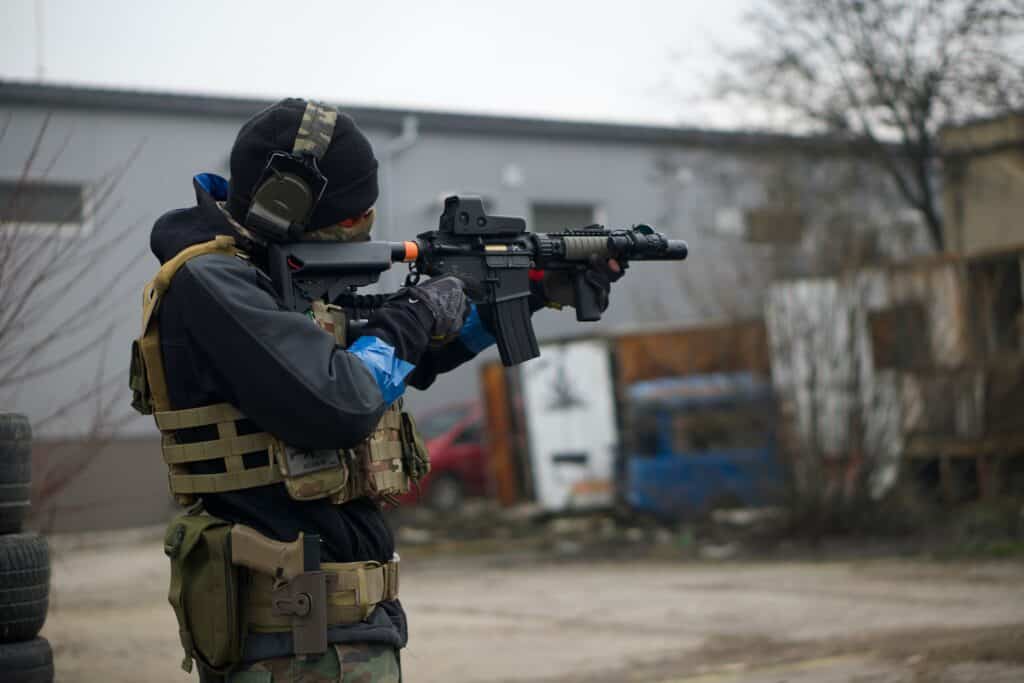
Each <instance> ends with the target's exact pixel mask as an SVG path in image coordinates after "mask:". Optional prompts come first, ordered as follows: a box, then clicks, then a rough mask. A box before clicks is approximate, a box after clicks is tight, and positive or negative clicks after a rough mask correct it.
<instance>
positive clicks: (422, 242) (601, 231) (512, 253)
mask: <svg viewBox="0 0 1024 683" xmlns="http://www.w3.org/2000/svg"><path fill="white" fill-rule="evenodd" d="M686 255H687V246H686V242H684V241H682V240H670V239H668V238H667V237H665V235H663V234H661V233H659V232H655V231H654V230H652V229H651V228H650V227H649V226H646V225H637V226H634V227H633V228H629V229H624V230H607V229H605V228H603V227H601V226H599V225H594V226H590V227H587V228H582V229H579V230H566V231H564V232H554V233H529V232H527V231H526V221H524V220H523V219H522V218H506V217H502V216H488V215H487V214H486V213H484V207H483V202H482V201H481V200H480V199H479V198H478V197H456V196H453V197H448V198H447V199H446V200H445V203H444V211H443V212H442V213H441V220H440V224H439V226H438V229H437V230H431V231H429V232H424V233H420V234H419V235H417V237H416V239H415V240H412V241H406V242H349V243H339V242H330V243H327V242H298V243H293V244H275V245H273V246H272V247H271V248H270V251H269V269H270V276H271V278H272V279H273V281H274V285H275V286H276V287H277V291H278V292H279V293H280V294H281V297H282V298H283V299H284V303H285V305H286V306H288V307H289V308H290V309H292V310H302V311H304V310H306V309H307V308H308V307H309V302H311V301H313V300H316V299H321V300H323V301H326V302H328V303H336V302H339V301H341V300H343V299H344V298H345V297H346V296H351V295H352V294H353V293H354V292H355V291H356V289H357V288H359V287H364V286H366V285H369V284H373V283H374V282H377V280H378V279H380V274H381V273H382V272H384V271H385V270H388V269H389V268H390V267H391V265H392V264H393V263H402V262H405V263H408V264H409V275H408V276H407V277H406V285H407V286H412V285H415V284H416V283H417V282H418V281H419V278H420V276H422V275H429V276H435V275H455V276H457V277H459V278H460V279H461V280H462V281H463V282H465V283H466V291H467V293H468V294H469V297H470V299H471V300H472V301H473V302H475V303H476V304H478V306H481V307H483V310H484V313H485V315H487V316H488V322H489V323H490V326H491V329H492V331H493V332H494V337H495V339H496V340H497V343H498V351H499V352H500V354H501V361H502V363H504V364H505V365H517V364H519V363H522V362H523V361H527V360H530V359H531V358H535V357H537V356H539V355H540V350H539V349H538V347H537V338H536V336H535V335H534V333H533V325H532V324H531V322H530V307H529V296H530V270H531V269H541V270H564V271H569V273H570V277H571V281H572V283H573V293H574V296H575V301H574V306H575V308H576V319H577V320H582V321H587V320H600V319H601V309H600V304H599V302H598V299H597V294H596V292H595V291H594V289H593V288H592V287H590V286H589V285H588V284H587V283H586V281H585V279H584V275H585V273H586V271H587V268H588V266H589V264H590V259H591V258H592V257H594V256H597V257H600V258H606V259H610V258H614V259H617V260H618V261H619V263H620V264H621V265H622V267H623V268H625V267H626V266H627V264H628V263H629V262H630V261H680V260H682V259H685V258H686Z"/></svg>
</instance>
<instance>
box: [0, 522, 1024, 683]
mask: <svg viewBox="0 0 1024 683" xmlns="http://www.w3.org/2000/svg"><path fill="white" fill-rule="evenodd" d="M53 546H54V567H53V570H54V579H53V582H54V583H53V604H52V607H51V611H50V616H49V619H48V621H47V624H46V627H45V628H44V630H43V635H44V636H46V637H47V638H49V639H50V640H51V642H52V643H53V645H54V650H55V656H56V667H57V671H58V674H57V679H58V681H62V682H65V683H75V682H90V683H91V682H94V681H95V682H97V683H100V682H102V683H119V682H122V681H123V682H125V683H128V682H129V681H130V682H132V683H135V682H136V681H139V680H146V681H151V682H153V683H165V682H166V683H182V682H184V681H187V680H189V679H190V677H189V676H188V675H187V674H185V673H184V672H182V671H181V669H180V668H179V663H180V660H181V653H180V649H179V647H178V644H177V629H176V625H175V623H174V617H173V614H172V612H171V609H170V607H169V606H168V605H167V603H166V586H167V573H168V572H167V562H166V558H165V557H164V555H163V551H162V547H161V543H160V541H159V539H158V538H157V537H156V534H155V533H153V532H147V531H141V532H132V533H128V534H120V535H117V534H114V535H109V534H108V535H105V536H103V537H82V536H76V537H61V538H55V539H54V542H53ZM402 600H403V602H404V604H405V606H406V609H407V611H408V612H409V616H410V620H411V624H412V626H411V640H410V642H411V644H410V647H409V648H408V649H407V650H405V651H404V652H403V657H402V661H403V666H404V669H405V680H406V681H407V683H428V682H432V681H438V682H440V681H444V682H445V683H459V682H465V683H469V682H472V681H541V680H543V681H550V682H555V681H559V682H563V683H570V682H579V683H582V682H583V681H597V682H601V681H607V682H609V683H611V682H613V681H657V682H662V683H669V682H683V681H686V682H688V683H696V682H698V681H700V682H701V683H779V682H781V681H787V682H788V683H810V682H811V681H814V682H815V683H868V682H870V681H880V682H884V683H890V682H891V683H966V682H968V681H984V682H985V683H1000V682H1002V681H1007V682H1009V681H1024V565H1022V564H1020V563H1017V564H1011V563H962V562H961V563H930V562H924V561H909V560H891V561H890V560H873V561H865V562H789V563H781V562H765V563H751V562H742V563H741V562H723V563H713V562H688V563H667V562H653V561H644V562H628V563H627V562H614V563H613V562H582V561H580V562H574V563H550V562H538V561H536V560H533V559H530V558H528V557H522V556H520V557H516V558H508V557H498V556H485V557H473V558H467V557H462V558H458V559H443V558H437V557H431V558H430V559H426V558H424V559H418V560H417V559H409V558H407V559H406V560H405V562H404V565H403V575H402ZM0 677H2V676H0ZM191 679H192V680H196V679H197V677H196V676H195V675H194V674H193V676H192V677H191Z"/></svg>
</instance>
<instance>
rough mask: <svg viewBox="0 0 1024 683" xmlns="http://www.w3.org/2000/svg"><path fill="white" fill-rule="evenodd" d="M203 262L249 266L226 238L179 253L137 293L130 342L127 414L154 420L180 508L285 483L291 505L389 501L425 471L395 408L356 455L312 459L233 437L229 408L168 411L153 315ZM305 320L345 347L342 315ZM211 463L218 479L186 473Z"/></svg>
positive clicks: (408, 426) (316, 311)
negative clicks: (217, 466)
mask: <svg viewBox="0 0 1024 683" xmlns="http://www.w3.org/2000/svg"><path fill="white" fill-rule="evenodd" d="M204 254H223V255H225V256H232V257H237V258H242V259H247V258H248V257H247V255H246V254H245V253H244V252H243V251H242V250H241V249H239V248H238V247H237V246H236V245H235V240H234V238H232V237H229V236H226V235H218V236H217V237H216V238H215V239H214V240H211V241H209V242H204V243H202V244H196V245H193V246H191V247H188V248H187V249H184V250H182V251H181V252H180V253H179V254H177V255H176V256H175V257H174V258H172V259H171V260H169V261H167V263H165V264H164V265H163V266H162V267H161V268H160V270H159V272H158V273H157V274H156V277H155V278H153V280H152V281H151V282H150V283H149V284H147V285H146V287H145V289H143V293H142V334H141V335H140V336H139V338H138V339H136V340H135V341H133V342H132V359H131V371H130V385H131V389H132V394H133V399H132V406H133V407H134V408H135V409H136V410H137V411H139V412H140V413H142V414H144V415H153V417H154V418H155V419H156V425H157V427H158V428H159V429H160V432H161V435H162V437H161V452H162V454H163V459H164V462H165V463H166V464H167V467H168V469H169V478H168V481H169V483H170V489H171V493H172V494H173V495H174V497H175V499H176V500H177V501H178V502H179V503H180V504H182V505H190V504H192V503H193V502H195V501H196V497H197V496H198V495H199V494H205V493H224V492H228V491H238V490H242V489H249V488H255V487H257V486H266V485H268V484H277V483H284V485H285V487H286V488H287V490H288V494H289V495H290V496H291V498H293V499H294V500H297V501H305V500H315V499H319V498H329V499H330V501H331V502H332V503H334V504H338V505H340V504H342V503H345V502H347V501H349V500H353V499H355V498H360V497H363V496H370V497H375V498H384V499H388V500H393V498H394V497H395V496H398V495H401V494H403V493H406V492H407V491H408V490H409V487H410V484H411V483H412V482H415V481H418V480H419V479H420V478H422V477H423V476H424V475H425V474H426V473H427V472H429V471H430V461H429V458H428V455H427V451H426V448H425V447H424V446H423V441H422V439H421V438H420V436H419V434H418V433H417V432H416V425H415V423H414V422H413V420H412V416H410V415H409V414H408V413H406V412H404V411H403V410H402V406H401V400H399V401H396V402H395V403H393V404H392V405H391V406H390V407H389V408H388V409H387V411H386V412H385V413H384V415H383V417H382V418H381V420H380V422H379V423H378V424H377V427H376V428H375V429H374V431H373V432H372V433H371V434H370V435H369V437H367V439H366V440H365V441H363V442H362V443H361V444H359V445H358V446H356V447H355V448H351V449H338V450H316V451H311V450H304V449H298V448H294V447H292V446H289V445H288V444H286V443H284V442H282V441H281V440H280V439H278V438H276V437H275V436H273V435H272V434H269V433H267V432H257V433H254V434H252V433H249V434H239V433H238V431H239V430H238V427H239V424H240V422H241V421H243V420H245V416H244V415H242V413H241V412H240V411H239V410H238V409H237V408H235V407H234V406H233V405H231V404H229V403H217V404H214V405H208V406H201V407H198V408H187V409H184V410H173V409H172V408H171V404H170V399H169V397H168V392H167V379H166V375H165V373H164V364H163V356H162V354H161V352H160V331H159V325H158V324H157V320H156V313H157V310H158V309H159V307H160V301H161V300H162V298H163V295H164V294H165V293H166V292H167V289H168V287H170V284H171V280H172V278H173V277H174V275H175V273H177V272H178V269H180V268H181V267H182V266H183V265H184V264H185V263H187V262H188V261H189V260H190V259H193V258H195V257H197V256H202V255H204ZM311 315H312V317H313V319H314V320H315V321H316V322H317V324H318V325H319V326H320V327H321V328H322V329H323V330H324V331H325V332H326V333H330V334H333V335H334V337H335V341H336V342H337V343H338V344H340V345H342V346H345V345H346V339H345V331H346V327H347V320H346V316H345V312H344V310H342V309H341V308H339V307H337V306H330V305H327V304H324V303H323V302H314V305H313V307H312V311H311ZM198 427H207V428H215V429H216V432H217V438H216V439H210V440H206V441H200V442H198V443H189V439H188V438H185V437H184V435H183V430H192V429H195V428H198ZM252 453H266V455H267V464H266V465H261V466H256V467H246V466H245V463H244V461H243V456H244V455H248V454H252ZM209 461H218V462H220V463H221V464H222V466H223V471H222V472H219V473H216V474H196V473H193V472H191V471H190V470H189V465H191V464H193V463H198V462H209Z"/></svg>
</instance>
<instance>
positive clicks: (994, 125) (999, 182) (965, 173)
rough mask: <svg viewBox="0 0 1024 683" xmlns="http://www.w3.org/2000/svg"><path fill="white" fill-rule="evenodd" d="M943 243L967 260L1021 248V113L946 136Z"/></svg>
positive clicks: (1023, 164) (1023, 238)
mask: <svg viewBox="0 0 1024 683" xmlns="http://www.w3.org/2000/svg"><path fill="white" fill-rule="evenodd" d="M942 147H943V151H944V153H945V154H946V155H947V157H946V160H945V169H946V177H947V180H946V184H945V196H944V204H945V216H946V243H947V245H948V247H949V249H950V250H952V251H956V252H959V253H961V254H964V255H967V256H973V255H977V254H980V253H983V252H987V251H994V250H999V249H1006V248H1010V247H1018V246H1020V245H1024V219H1022V216H1024V114H1018V115H1015V116H1008V117H1004V118H1001V119H998V120H995V121H987V122H982V123H978V124H974V125H970V126H964V127H962V128H957V129H952V130H949V131H946V132H945V133H944V134H943V136H942Z"/></svg>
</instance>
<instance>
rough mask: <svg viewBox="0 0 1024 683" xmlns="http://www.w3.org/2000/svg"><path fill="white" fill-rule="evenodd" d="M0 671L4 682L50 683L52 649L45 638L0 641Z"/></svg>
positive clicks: (51, 675) (51, 679)
mask: <svg viewBox="0 0 1024 683" xmlns="http://www.w3.org/2000/svg"><path fill="white" fill-rule="evenodd" d="M0 671H2V672H3V680H4V681H5V683H51V682H52V681H53V651H52V650H51V649H50V643H49V642H48V641H47V640H46V638H35V639H33V640H26V641H24V642H20V643H0Z"/></svg>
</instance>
